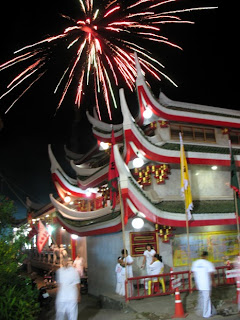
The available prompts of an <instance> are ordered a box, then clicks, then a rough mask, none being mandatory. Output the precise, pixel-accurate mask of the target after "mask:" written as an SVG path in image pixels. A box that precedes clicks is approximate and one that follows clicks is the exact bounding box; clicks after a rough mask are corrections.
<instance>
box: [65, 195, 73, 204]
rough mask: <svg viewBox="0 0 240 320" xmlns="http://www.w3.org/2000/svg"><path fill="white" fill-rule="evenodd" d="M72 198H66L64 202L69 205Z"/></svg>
mask: <svg viewBox="0 0 240 320" xmlns="http://www.w3.org/2000/svg"><path fill="white" fill-rule="evenodd" d="M71 200H72V199H71V197H69V196H66V197H65V198H64V201H65V202H66V203H69V202H71Z"/></svg>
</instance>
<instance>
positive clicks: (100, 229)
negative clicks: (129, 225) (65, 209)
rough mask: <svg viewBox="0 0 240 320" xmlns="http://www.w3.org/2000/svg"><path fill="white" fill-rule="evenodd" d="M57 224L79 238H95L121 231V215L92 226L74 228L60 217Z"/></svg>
mask: <svg viewBox="0 0 240 320" xmlns="http://www.w3.org/2000/svg"><path fill="white" fill-rule="evenodd" d="M57 219H58V221H59V223H60V224H61V225H62V226H63V227H64V228H65V229H66V230H67V231H68V232H69V233H74V234H77V235H78V236H80V237H85V236H95V235H101V234H108V233H115V232H119V231H120V230H122V223H121V215H120V214H119V216H117V217H116V218H114V219H110V220H108V221H104V222H99V223H96V224H94V225H90V226H85V227H81V228H79V227H74V226H72V225H70V224H69V223H67V222H66V221H64V220H63V219H62V218H61V217H59V216H58V217H57Z"/></svg>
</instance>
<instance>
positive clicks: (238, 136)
mask: <svg viewBox="0 0 240 320" xmlns="http://www.w3.org/2000/svg"><path fill="white" fill-rule="evenodd" d="M229 140H231V143H232V144H240V132H238V131H230V132H229Z"/></svg>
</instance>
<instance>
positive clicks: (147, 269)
mask: <svg viewBox="0 0 240 320" xmlns="http://www.w3.org/2000/svg"><path fill="white" fill-rule="evenodd" d="M146 271H147V275H148V276H149V275H150V274H151V269H150V265H149V264H146ZM149 280H150V279H148V278H145V289H146V290H148V281H149ZM151 280H152V279H151Z"/></svg>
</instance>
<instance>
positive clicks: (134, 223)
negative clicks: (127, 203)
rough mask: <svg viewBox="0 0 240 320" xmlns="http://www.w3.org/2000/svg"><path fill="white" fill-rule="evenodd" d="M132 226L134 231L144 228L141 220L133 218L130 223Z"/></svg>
mask: <svg viewBox="0 0 240 320" xmlns="http://www.w3.org/2000/svg"><path fill="white" fill-rule="evenodd" d="M132 226H133V228H134V229H141V228H142V227H143V226H144V221H143V219H142V218H134V219H133V221H132Z"/></svg>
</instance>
